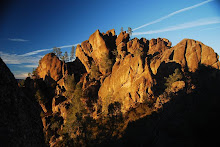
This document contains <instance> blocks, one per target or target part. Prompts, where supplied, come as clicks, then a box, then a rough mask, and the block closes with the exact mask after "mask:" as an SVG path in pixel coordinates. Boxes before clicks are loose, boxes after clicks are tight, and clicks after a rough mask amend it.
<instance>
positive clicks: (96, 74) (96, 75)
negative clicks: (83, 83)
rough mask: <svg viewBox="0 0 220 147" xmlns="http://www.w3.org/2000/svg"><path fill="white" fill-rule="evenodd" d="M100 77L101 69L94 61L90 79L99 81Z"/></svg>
mask: <svg viewBox="0 0 220 147" xmlns="http://www.w3.org/2000/svg"><path fill="white" fill-rule="evenodd" d="M99 76H100V73H99V68H98V66H97V65H96V64H95V62H94V61H92V64H91V72H90V75H89V78H90V79H96V80H97V79H98V78H99Z"/></svg>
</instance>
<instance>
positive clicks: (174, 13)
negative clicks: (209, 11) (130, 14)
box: [133, 0, 214, 31]
mask: <svg viewBox="0 0 220 147" xmlns="http://www.w3.org/2000/svg"><path fill="white" fill-rule="evenodd" d="M211 1H214V0H207V1H204V2H202V3H199V4H196V5H193V6H190V7H186V8H183V9H180V10H178V11H175V12H173V13H170V14H168V15H166V16H163V17H161V18H159V19H156V20H154V21H152V22H149V23H146V24H144V25H142V26H140V27H137V28H135V29H133V31H135V30H138V29H140V28H143V27H146V26H149V25H152V24H155V23H158V22H160V21H162V20H164V19H167V18H169V17H171V16H173V15H176V14H178V13H181V12H184V11H188V10H191V9H194V8H197V7H199V6H202V5H204V4H206V3H209V2H211Z"/></svg>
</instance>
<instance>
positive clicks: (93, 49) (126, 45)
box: [76, 30, 219, 112]
mask: <svg viewBox="0 0 220 147" xmlns="http://www.w3.org/2000/svg"><path fill="white" fill-rule="evenodd" d="M109 34H111V36H115V32H114V30H110V31H107V33H103V34H101V33H100V32H99V31H98V30H97V31H96V32H95V33H94V34H92V35H91V36H90V38H89V41H84V42H83V43H82V44H81V46H78V47H77V49H76V55H77V57H78V58H79V59H80V60H81V62H82V63H83V64H84V66H85V68H86V70H87V72H88V73H90V72H91V63H92V62H95V63H96V65H98V66H99V70H100V72H101V73H102V75H106V73H107V72H106V70H105V68H103V66H101V64H102V62H103V61H105V60H104V59H103V57H107V58H108V59H110V60H112V59H111V58H112V57H110V51H111V50H113V49H110V48H109V46H114V43H115V48H116V49H117V57H116V59H115V63H114V65H113V67H112V70H111V71H110V75H109V76H107V77H106V78H105V77H104V79H102V80H103V81H102V80H101V83H102V84H101V86H100V89H99V92H98V97H99V102H100V103H104V102H106V101H107V100H106V99H108V103H112V102H115V101H120V102H122V103H123V104H122V111H124V112H126V111H127V110H128V109H130V108H131V107H133V106H134V105H135V104H136V103H141V102H143V101H144V99H146V97H148V98H149V96H152V95H153V92H152V90H151V89H152V87H153V86H154V85H155V84H156V83H157V80H159V79H161V78H163V77H162V76H168V75H169V74H172V72H174V70H175V68H177V67H178V68H179V65H180V66H181V67H182V70H187V71H189V72H195V71H196V70H197V69H198V67H199V65H200V64H204V65H206V66H211V67H214V68H217V69H219V61H218V57H217V54H216V53H215V52H214V51H213V49H211V48H210V47H208V46H206V45H204V44H202V43H201V42H199V41H195V40H192V39H184V40H182V41H181V42H180V43H179V44H177V45H176V46H174V47H172V46H171V45H172V43H171V42H170V41H169V40H168V39H166V38H157V39H151V40H147V39H145V38H141V39H140V40H139V39H138V38H134V39H132V40H130V41H129V35H128V34H127V33H126V32H121V33H120V34H119V35H118V36H117V38H115V41H114V39H112V41H111V43H112V44H113V45H109V44H110V43H109V40H108V38H106V37H104V36H109ZM162 63H164V65H165V64H167V65H168V63H170V64H169V65H171V66H172V67H173V68H172V67H169V69H168V70H170V71H167V74H164V75H162V76H161V77H160V78H159V79H154V78H155V77H154V76H155V75H157V70H158V68H159V67H160V66H161V64H162ZM178 64H179V65H178ZM173 65H174V66H173ZM164 67H165V68H166V66H164ZM163 70H166V69H163ZM156 77H158V76H156ZM153 79H154V80H153ZM158 83H160V82H159V81H158ZM182 87H184V84H183V83H178V82H177V83H176V85H174V87H173V91H174V92H175V91H179V89H181V88H182Z"/></svg>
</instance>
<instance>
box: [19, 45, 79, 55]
mask: <svg viewBox="0 0 220 147" xmlns="http://www.w3.org/2000/svg"><path fill="white" fill-rule="evenodd" d="M78 44H80V43H77V44H73V45H64V46H59V47H57V48H67V47H72V46H77V45H78ZM51 50H53V48H49V49H41V50H36V51H32V52H28V53H25V54H23V55H20V56H31V55H36V54H38V53H40V52H45V51H51Z"/></svg>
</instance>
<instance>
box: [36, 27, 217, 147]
mask: <svg viewBox="0 0 220 147" xmlns="http://www.w3.org/2000/svg"><path fill="white" fill-rule="evenodd" d="M76 57H77V58H76V60H75V61H74V62H69V63H65V62H61V61H60V60H59V59H58V58H57V57H56V56H55V55H54V54H51V53H50V54H47V55H45V57H44V58H43V59H42V60H41V61H40V64H39V67H38V68H37V72H38V74H39V77H40V78H44V82H45V83H46V85H47V88H48V87H50V86H53V85H55V87H53V88H52V90H54V91H52V92H54V93H52V94H53V96H51V97H50V98H51V101H50V102H48V101H47V104H49V105H50V106H51V108H50V109H47V111H45V113H44V116H43V117H42V120H43V124H44V130H45V134H46V136H47V137H48V138H47V142H49V143H50V145H51V146H53V145H56V144H59V143H60V142H62V143H63V142H64V143H68V142H66V140H65V139H67V138H66V137H68V135H69V137H70V138H71V139H74V138H75V139H76V138H77V139H76V140H74V141H75V142H76V143H83V140H78V139H79V138H83V137H84V138H85V140H86V141H85V140H84V141H85V142H86V143H88V142H89V143H92V142H93V141H94V139H96V140H95V141H94V142H96V141H97V138H102V137H103V136H102V135H103V134H104V138H105V137H106V136H107V140H104V142H105V141H109V137H111V136H112V137H113V138H114V139H115V138H117V137H116V136H118V137H121V136H122V134H123V133H121V134H120V132H123V131H124V129H125V128H126V127H127V125H128V122H130V121H136V120H138V119H140V118H144V117H145V116H147V115H151V114H152V113H153V112H157V113H160V111H161V110H163V109H166V110H168V109H167V108H166V106H169V105H170V106H171V107H173V106H175V107H177V110H178V111H181V113H185V112H186V111H185V109H188V108H185V107H184V106H183V105H184V103H185V102H186V101H185V99H184V98H185V96H187V97H188V98H187V103H189V104H188V107H189V109H190V111H191V110H192V111H194V108H191V105H194V104H192V101H194V100H195V101H197V98H196V99H194V100H191V98H192V97H193V96H194V95H197V94H198V93H199V90H201V89H199V88H202V87H203V86H204V85H206V86H205V88H204V87H203V88H204V89H206V90H210V89H208V88H207V87H212V88H213V87H214V86H207V85H208V84H206V83H209V81H210V80H211V81H212V83H214V82H213V81H215V80H213V79H218V78H217V77H219V76H218V75H219V72H218V69H220V68H219V66H220V62H219V60H218V55H217V54H216V53H215V52H214V50H213V49H212V48H210V47H208V46H206V45H204V44H203V43H201V42H199V41H195V40H192V39H184V40H182V41H181V42H180V43H178V44H177V45H176V46H174V47H172V43H171V42H170V41H169V40H168V39H165V38H157V39H151V40H147V39H145V38H141V39H138V38H133V39H131V40H130V36H129V34H128V33H126V32H121V33H120V34H119V35H118V36H117V35H116V34H115V30H114V29H112V30H109V31H107V32H106V33H100V31H99V30H97V31H96V32H95V33H93V34H92V35H91V36H90V37H89V39H88V40H86V41H84V42H82V43H81V44H80V45H78V46H77V48H76ZM207 69H209V70H208V71H210V72H211V73H209V74H205V73H206V71H207ZM67 75H68V76H67ZM69 75H71V76H69ZM198 75H199V76H198ZM207 75H208V76H207ZM49 77H50V78H49ZM201 79H206V80H204V81H205V82H204V81H203V80H202V81H201ZM53 80H54V81H55V84H52V85H51V82H52V81H53ZM47 83H49V84H47ZM215 85H218V84H215ZM32 87H33V86H32ZM43 89H45V88H43ZM206 90H205V91H206ZM45 91H46V92H47V91H51V89H49V90H45ZM201 91H203V89H202V90H201ZM210 91H211V90H210ZM215 91H216V90H215ZM193 92H194V93H193ZM207 95H208V94H207ZM198 99H199V98H198ZM183 101H184V102H183ZM176 102H178V104H176ZM182 103H183V104H182ZM195 105H196V106H197V104H195ZM170 106H169V107H170ZM179 106H183V108H181V110H180V109H179V108H178V107H179ZM210 108H211V106H210ZM171 109H172V108H170V111H172V110H171ZM182 110H183V111H182ZM187 111H188V110H187ZM169 113H170V114H173V113H176V112H169ZM154 115H155V114H153V115H152V116H153V118H150V117H149V118H147V119H150V120H151V119H152V120H154V119H156V118H154ZM156 115H157V114H156ZM165 115H167V114H165ZM121 116H123V119H124V120H123V119H122V117H121ZM171 117H172V116H171ZM105 118H108V119H105ZM172 118H173V117H172ZM76 119H77V123H75V122H74V120H75V121H76ZM144 119H145V118H144ZM163 119H166V118H163ZM54 120H56V121H54ZM156 120H157V121H160V119H156ZM123 121H124V122H123ZM85 122H86V124H85ZM122 122H123V123H124V124H122ZM146 122H147V123H149V122H150V121H146ZM103 124H104V125H103ZM109 124H110V125H111V126H108V125H109ZM77 125H80V126H77ZM81 125H82V126H83V125H87V126H88V128H86V129H84V128H83V129H82V128H81ZM97 125H100V126H101V128H102V127H103V128H104V129H103V128H102V130H100V129H99V128H97V127H96V126H97ZM106 126H107V127H106ZM121 126H124V127H123V128H120V127H121ZM150 126H151V125H150ZM90 127H91V128H90ZM154 127H155V125H153V127H152V128H151V129H153V128H154ZM112 128H114V129H115V130H116V131H115V130H114V129H112ZM119 128H120V129H119ZM74 129H75V130H74ZM87 129H88V130H87ZM117 129H118V130H117ZM145 129H146V128H145ZM51 130H52V132H51ZM103 130H104V131H105V132H103ZM83 131H88V132H89V133H88V132H86V133H88V134H89V135H91V136H85V135H84V134H86V133H85V132H83ZM90 131H91V132H92V133H90ZM114 131H115V132H114ZM146 131H148V133H149V130H148V128H147V129H146ZM152 131H153V130H152ZM62 133H64V134H62ZM105 133H109V134H108V135H106V134H105ZM151 133H152V132H150V133H149V134H150V135H152V134H151ZM97 134H98V135H97ZM66 135H67V136H66ZM80 135H81V136H80ZM99 135H100V136H101V137H100V136H99ZM114 135H115V136H114ZM78 136H80V137H78ZM97 136H98V137H97ZM87 137H88V138H89V139H91V140H89V139H88V138H87ZM87 139H88V142H87ZM114 139H113V140H114ZM101 140H102V139H101ZM149 140H151V139H149ZM102 141H103V140H102ZM86 143H85V144H86ZM85 144H82V146H83V145H85ZM59 145H60V144H59ZM95 145H96V144H95ZM95 145H94V146H95Z"/></svg>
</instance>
